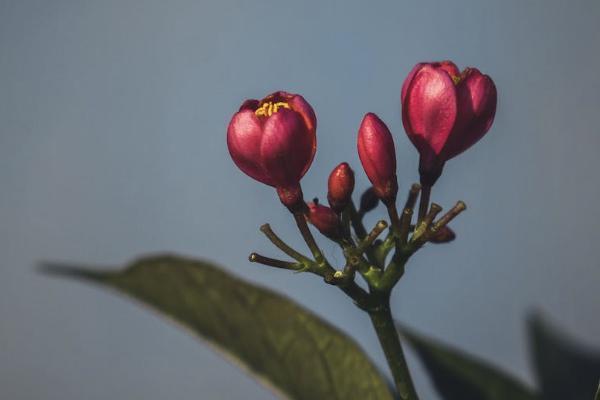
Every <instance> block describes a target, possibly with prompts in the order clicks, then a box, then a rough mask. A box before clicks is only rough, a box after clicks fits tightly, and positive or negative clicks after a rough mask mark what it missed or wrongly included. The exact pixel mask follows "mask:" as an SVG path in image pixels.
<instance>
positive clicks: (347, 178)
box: [327, 162, 354, 213]
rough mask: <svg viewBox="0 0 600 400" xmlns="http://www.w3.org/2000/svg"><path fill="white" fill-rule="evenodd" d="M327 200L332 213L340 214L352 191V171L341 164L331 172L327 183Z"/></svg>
mask: <svg viewBox="0 0 600 400" xmlns="http://www.w3.org/2000/svg"><path fill="white" fill-rule="evenodd" d="M327 189H328V191H327V200H328V201H329V205H330V206H331V208H332V209H333V211H335V212H337V213H340V212H342V211H343V210H344V208H346V206H347V205H348V203H349V202H350V200H351V197H352V191H353V190H354V171H352V169H351V168H350V165H348V163H346V162H343V163H341V164H340V165H338V166H337V167H335V168H334V169H333V171H331V174H330V175H329V180H328V182H327Z"/></svg>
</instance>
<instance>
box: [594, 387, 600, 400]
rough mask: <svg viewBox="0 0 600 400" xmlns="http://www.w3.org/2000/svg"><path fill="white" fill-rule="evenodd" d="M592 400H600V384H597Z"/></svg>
mask: <svg viewBox="0 0 600 400" xmlns="http://www.w3.org/2000/svg"><path fill="white" fill-rule="evenodd" d="M594 400H600V383H598V391H597V392H596V396H595V397H594Z"/></svg>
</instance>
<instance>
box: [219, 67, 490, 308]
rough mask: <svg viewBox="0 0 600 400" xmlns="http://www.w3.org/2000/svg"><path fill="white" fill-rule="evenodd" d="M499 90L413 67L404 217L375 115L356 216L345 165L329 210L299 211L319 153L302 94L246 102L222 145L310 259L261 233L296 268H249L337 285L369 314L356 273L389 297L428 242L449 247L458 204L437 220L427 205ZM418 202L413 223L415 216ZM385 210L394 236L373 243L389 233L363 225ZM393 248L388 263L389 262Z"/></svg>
mask: <svg viewBox="0 0 600 400" xmlns="http://www.w3.org/2000/svg"><path fill="white" fill-rule="evenodd" d="M496 98H497V95H496V88H495V86H494V83H493V81H492V80H491V78H490V77H488V76H487V75H483V74H482V73H481V72H479V70H477V69H475V68H466V69H465V70H463V71H462V72H460V71H459V70H458V68H457V67H456V65H454V64H453V63H452V62H450V61H442V62H433V63H420V64H417V65H416V66H415V67H414V68H413V69H412V71H411V72H410V73H409V75H408V77H407V78H406V80H405V81H404V84H403V85H402V92H401V105H402V122H403V125H404V128H405V131H406V134H407V135H408V137H409V139H410V141H411V142H412V143H413V144H414V146H415V147H416V148H417V150H418V152H419V155H420V161H419V173H420V180H421V182H420V184H413V185H412V187H411V188H410V190H409V194H408V198H407V200H406V202H405V204H404V207H403V209H402V212H401V213H398V211H397V208H396V200H397V195H398V179H397V174H396V153H395V148H394V140H393V136H392V134H391V132H390V130H389V129H388V127H387V126H386V124H385V123H384V122H383V121H382V120H381V119H380V118H379V117H378V116H377V115H375V114H373V113H367V114H366V115H365V116H364V118H363V120H362V122H361V124H360V127H359V129H358V140H357V148H358V155H359V157H360V161H361V164H362V167H363V169H364V171H365V173H366V175H367V177H368V178H369V181H370V182H371V184H372V187H371V188H369V189H367V190H366V191H365V192H364V193H363V195H362V197H361V199H360V207H359V208H358V209H356V207H355V205H354V203H353V201H352V193H353V190H354V172H353V171H352V169H351V168H350V166H349V165H348V163H346V162H343V163H341V164H339V165H338V166H336V167H335V168H334V169H333V171H332V172H331V174H330V175H329V179H328V182H327V188H328V192H327V200H328V203H329V207H327V206H325V205H323V204H319V202H318V201H317V200H316V199H315V201H313V202H311V203H308V204H307V203H305V201H304V198H303V194H302V188H301V185H300V180H301V178H302V177H303V176H304V174H305V173H306V172H307V170H308V168H309V167H310V165H311V163H312V160H313V158H314V156H315V152H316V127H317V122H316V117H315V113H314V111H313V109H312V107H311V106H310V104H309V103H308V102H307V101H306V100H305V99H304V98H303V97H302V96H300V95H297V94H290V93H287V92H282V91H280V92H275V93H273V94H271V95H268V96H267V97H265V98H264V99H262V100H247V101H245V102H244V103H243V104H242V106H241V107H240V109H239V111H238V112H237V113H235V114H234V116H233V118H232V119H231V122H230V124H229V127H228V130H227V145H228V148H229V153H230V154H231V157H232V159H233V161H234V162H235V164H236V165H237V166H238V167H239V168H240V169H241V170H242V171H243V172H244V173H245V174H247V175H248V176H250V177H252V178H254V179H255V180H257V181H259V182H262V183H264V184H267V185H269V186H273V187H274V188H275V189H276V190H277V194H278V195H279V199H280V200H281V202H282V203H283V204H284V205H285V206H286V207H287V208H288V209H289V210H290V212H292V214H293V215H294V218H295V220H296V223H297V225H298V228H299V229H300V232H301V234H302V236H303V238H304V240H305V241H306V243H307V245H308V247H309V248H310V250H311V252H312V254H313V259H311V258H309V257H306V256H304V255H302V254H300V253H299V252H297V251H296V250H294V249H292V248H291V247H290V246H288V245H287V244H286V243H285V242H284V241H283V240H281V239H280V238H279V237H278V236H277V235H276V234H275V233H274V232H273V231H272V230H271V228H270V227H269V226H268V225H264V226H263V227H262V228H261V230H262V231H263V232H264V233H265V234H266V235H267V237H268V238H269V239H270V240H271V241H272V242H273V243H274V244H275V245H276V246H277V247H278V248H280V249H281V250H282V251H283V252H285V253H286V254H287V255H289V256H290V257H291V258H292V259H294V260H295V261H294V262H287V261H281V260H276V259H272V258H267V257H263V256H260V255H258V254H255V253H253V254H252V255H251V257H250V259H251V261H255V262H261V263H263V264H266V265H271V266H275V267H281V268H286V269H293V270H301V271H311V272H314V273H317V274H319V275H321V276H323V277H324V278H325V280H326V281H327V282H329V283H334V284H337V285H339V286H340V287H341V288H342V289H343V290H344V291H346V293H347V294H349V295H350V296H351V297H353V298H354V299H355V301H356V302H357V304H359V305H361V306H364V307H366V305H365V302H368V299H369V293H367V292H366V291H365V290H364V289H362V288H360V287H359V286H357V285H356V283H355V282H354V275H355V272H356V271H358V272H359V273H360V274H361V275H362V277H363V278H364V279H365V281H367V283H368V285H369V288H370V289H371V290H373V291H381V290H383V291H385V290H391V288H392V287H393V286H394V285H395V283H396V282H397V280H398V279H399V278H400V276H401V275H402V272H403V271H404V264H405V263H406V261H407V260H408V257H410V255H412V254H413V253H414V252H415V251H416V250H417V249H418V248H420V247H421V246H422V245H424V244H425V243H426V242H431V243H445V242H448V241H451V240H453V239H454V238H455V234H454V232H453V231H452V230H451V229H450V228H449V227H448V226H447V224H448V222H450V220H452V219H453V218H454V217H455V216H456V215H458V214H459V213H460V212H461V211H462V210H464V209H465V205H464V203H463V202H458V203H457V204H456V205H455V206H454V207H453V208H452V209H451V210H450V211H449V212H448V213H446V214H445V215H444V216H442V217H441V218H439V219H438V220H437V221H436V220H435V219H436V217H437V215H438V214H439V213H440V211H441V207H440V206H438V205H437V204H435V203H431V204H430V203H429V198H430V192H431V187H432V186H433V185H434V183H435V182H436V181H437V179H438V178H439V177H440V175H441V173H442V170H443V167H444V164H445V163H446V161H448V160H449V159H451V158H453V157H455V156H457V155H458V154H460V153H462V152H463V151H465V150H466V149H468V148H469V147H471V146H472V145H473V144H474V143H475V142H477V141H478V140H479V139H481V138H482V137H483V135H484V134H485V133H486V132H487V131H488V130H489V129H490V127H491V125H492V122H493V120H494V115H495V112H496ZM419 195H420V206H419V215H418V218H417V221H416V222H415V223H414V224H413V222H412V215H413V208H414V207H415V204H416V201H417V198H418V197H419ZM379 201H381V203H383V204H384V205H385V207H386V208H387V211H388V214H389V218H390V222H391V228H390V230H389V231H388V234H387V237H386V238H385V239H384V240H377V237H378V236H379V235H380V234H381V233H382V232H383V231H384V230H386V228H387V227H388V223H386V222H385V221H380V222H378V223H377V224H376V226H375V227H374V228H373V230H371V231H370V232H367V230H366V229H365V227H364V225H363V216H364V215H365V214H366V213H367V212H369V211H371V210H373V209H374V208H376V207H377V205H378V203H379ZM307 221H308V222H310V223H311V224H312V225H313V226H314V227H315V228H316V229H317V230H319V231H320V232H321V233H322V234H323V235H324V236H326V237H327V238H329V239H331V240H333V241H335V242H337V243H338V244H339V245H340V246H341V248H342V250H343V252H344V255H345V257H346V265H345V266H343V268H339V269H336V268H334V267H332V266H331V264H330V263H329V262H328V261H327V259H326V258H325V257H324V256H323V254H322V252H321V250H320V248H319V246H318V245H317V243H316V241H315V239H314V237H313V235H312V233H311V231H310V229H309V228H308V225H307ZM393 249H395V252H394V255H393V257H392V258H391V260H390V261H389V262H388V265H385V264H386V260H387V256H388V254H389V253H390V252H391V251H392V250H393Z"/></svg>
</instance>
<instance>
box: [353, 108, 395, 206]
mask: <svg viewBox="0 0 600 400" xmlns="http://www.w3.org/2000/svg"><path fill="white" fill-rule="evenodd" d="M358 156H359V157H360V162H361V163H362V166H363V169H364V170H365V172H366V174H367V177H368V178H369V180H370V181H371V183H372V184H373V189H374V190H375V193H376V194H377V196H378V197H379V198H380V199H381V201H383V202H384V204H391V203H393V202H394V201H395V200H396V195H397V194H398V179H397V177H396V150H395V149H394V139H392V134H391V133H390V130H389V129H388V127H387V126H386V125H385V123H384V122H383V121H382V120H381V119H379V117H378V116H377V115H375V114H373V113H368V114H366V115H365V117H364V118H363V120H362V123H361V124H360V128H359V129H358Z"/></svg>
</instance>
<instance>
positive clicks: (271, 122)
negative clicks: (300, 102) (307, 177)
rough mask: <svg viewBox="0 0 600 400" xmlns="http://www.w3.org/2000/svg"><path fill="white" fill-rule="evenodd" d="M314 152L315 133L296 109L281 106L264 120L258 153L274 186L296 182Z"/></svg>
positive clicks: (308, 164) (308, 165)
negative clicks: (308, 127) (309, 128)
mask: <svg viewBox="0 0 600 400" xmlns="http://www.w3.org/2000/svg"><path fill="white" fill-rule="evenodd" d="M314 153H315V140H314V135H313V134H312V133H311V132H310V131H309V130H308V129H307V127H306V124H305V123H304V120H303V118H302V116H301V115H300V114H299V113H297V112H295V111H293V110H288V109H281V110H279V111H277V112H276V113H275V114H273V115H272V116H270V117H269V118H268V119H267V120H266V122H265V123H264V126H263V138H262V143H261V147H260V155H261V159H262V166H263V169H264V170H265V171H266V172H267V174H268V176H269V177H270V179H271V180H272V182H274V184H275V186H291V185H295V184H297V183H298V182H299V181H300V178H302V176H303V175H304V173H305V172H306V171H307V170H308V167H310V164H311V162H312V159H313V157H314Z"/></svg>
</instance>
